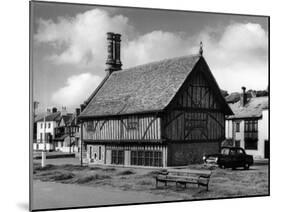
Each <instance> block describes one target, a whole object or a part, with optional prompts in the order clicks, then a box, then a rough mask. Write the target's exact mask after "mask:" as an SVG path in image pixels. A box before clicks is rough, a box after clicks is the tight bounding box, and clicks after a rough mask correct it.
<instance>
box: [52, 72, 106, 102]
mask: <svg viewBox="0 0 281 212" xmlns="http://www.w3.org/2000/svg"><path fill="white" fill-rule="evenodd" d="M101 80H102V79H101V77H99V76H96V75H92V74H90V73H83V74H79V75H73V76H71V77H69V78H68V79H67V81H66V85H65V86H64V87H62V88H60V89H59V90H58V91H56V92H55V93H53V95H52V101H53V102H54V103H55V104H57V105H62V106H67V107H73V106H78V104H80V103H82V102H83V101H84V100H86V98H88V97H89V96H90V94H91V93H92V92H93V91H94V90H95V88H96V87H97V86H98V85H99V83H100V82H101Z"/></svg>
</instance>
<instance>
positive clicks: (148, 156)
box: [131, 150, 163, 166]
mask: <svg viewBox="0 0 281 212" xmlns="http://www.w3.org/2000/svg"><path fill="white" fill-rule="evenodd" d="M131 165H137V166H163V160H162V152H160V151H145V150H137V151H131Z"/></svg>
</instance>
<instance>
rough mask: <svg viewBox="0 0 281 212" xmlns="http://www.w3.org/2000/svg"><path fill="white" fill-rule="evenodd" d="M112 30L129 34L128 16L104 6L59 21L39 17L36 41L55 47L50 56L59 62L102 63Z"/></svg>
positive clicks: (81, 64)
mask: <svg viewBox="0 0 281 212" xmlns="http://www.w3.org/2000/svg"><path fill="white" fill-rule="evenodd" d="M109 31H113V32H116V33H121V34H122V35H128V34H130V31H132V29H131V26H130V25H129V24H128V18H127V17H124V16H122V15H115V16H112V17H111V16H110V15H109V13H108V12H107V11H105V10H100V9H93V10H90V11H86V12H85V13H81V14H78V15H76V16H75V17H72V18H71V17H59V18H58V19H57V20H56V21H53V20H44V19H39V20H38V30H37V32H36V34H35V41H36V42H37V43H47V44H50V45H52V46H54V47H55V50H56V51H55V53H53V54H52V55H50V57H49V59H51V60H52V61H53V62H54V63H56V64H74V65H79V66H85V65H95V64H96V65H99V64H101V61H102V64H103V63H104V60H105V58H106V48H105V46H106V33H107V32H109ZM124 37H125V39H126V36H123V39H124Z"/></svg>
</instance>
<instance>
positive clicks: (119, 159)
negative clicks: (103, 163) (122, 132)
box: [111, 149, 124, 164]
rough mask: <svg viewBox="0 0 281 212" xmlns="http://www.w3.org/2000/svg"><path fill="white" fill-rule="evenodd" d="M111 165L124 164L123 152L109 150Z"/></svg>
mask: <svg viewBox="0 0 281 212" xmlns="http://www.w3.org/2000/svg"><path fill="white" fill-rule="evenodd" d="M111 163H112V164H124V150H116V149H113V150H111Z"/></svg>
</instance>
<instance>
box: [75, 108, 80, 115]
mask: <svg viewBox="0 0 281 212" xmlns="http://www.w3.org/2000/svg"><path fill="white" fill-rule="evenodd" d="M75 113H76V116H79V114H80V108H76V109H75Z"/></svg>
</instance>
